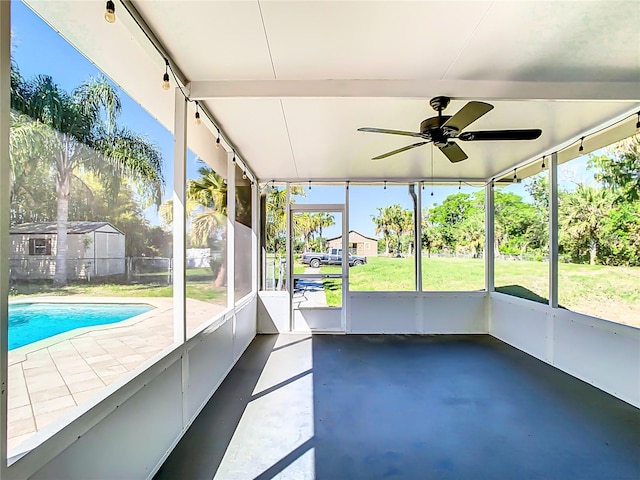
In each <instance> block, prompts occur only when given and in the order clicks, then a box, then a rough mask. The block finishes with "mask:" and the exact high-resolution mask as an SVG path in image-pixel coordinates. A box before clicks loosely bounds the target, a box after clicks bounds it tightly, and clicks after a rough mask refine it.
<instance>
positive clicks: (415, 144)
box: [371, 142, 429, 160]
mask: <svg viewBox="0 0 640 480" xmlns="http://www.w3.org/2000/svg"><path fill="white" fill-rule="evenodd" d="M427 143H429V142H418V143H414V144H413V145H407V146H406V147H402V148H399V149H397V150H393V151H391V152H387V153H383V154H382V155H378V156H377V157H373V158H372V159H371V160H382V159H383V158H387V157H390V156H391V155H395V154H396V153H400V152H405V151H407V150H411V149H412V148H416V147H420V146H422V145H425V144H427Z"/></svg>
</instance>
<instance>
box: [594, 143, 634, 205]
mask: <svg viewBox="0 0 640 480" xmlns="http://www.w3.org/2000/svg"><path fill="white" fill-rule="evenodd" d="M589 165H590V166H593V167H596V168H597V169H598V170H599V171H598V173H597V174H596V179H597V180H598V181H600V182H602V183H604V184H605V185H607V186H608V187H611V188H612V189H613V190H614V191H615V192H616V193H617V195H618V198H617V201H618V202H621V201H636V200H640V135H634V136H632V137H629V138H627V139H625V140H622V141H621V142H618V143H617V144H615V145H614V146H612V147H611V148H609V149H607V150H606V153H605V154H604V155H600V156H598V157H591V158H590V160H589Z"/></svg>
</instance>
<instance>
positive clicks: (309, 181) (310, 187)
mask: <svg viewBox="0 0 640 480" xmlns="http://www.w3.org/2000/svg"><path fill="white" fill-rule="evenodd" d="M309 190H311V180H309Z"/></svg>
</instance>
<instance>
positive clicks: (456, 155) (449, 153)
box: [438, 142, 469, 163]
mask: <svg viewBox="0 0 640 480" xmlns="http://www.w3.org/2000/svg"><path fill="white" fill-rule="evenodd" d="M438 148H439V149H440V151H441V152H442V153H444V154H445V156H446V157H447V158H448V159H449V161H450V162H451V163H456V162H461V161H462V160H466V159H467V158H469V157H467V154H466V153H464V151H463V150H462V149H461V148H460V147H459V146H458V144H457V143H453V142H449V143H447V144H446V145H445V146H444V147H438Z"/></svg>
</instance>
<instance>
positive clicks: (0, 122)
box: [0, 2, 11, 478]
mask: <svg viewBox="0 0 640 480" xmlns="http://www.w3.org/2000/svg"><path fill="white" fill-rule="evenodd" d="M10 72H11V2H0V105H2V108H1V109H0V478H7V388H8V384H7V377H8V372H7V368H8V341H7V340H8V333H9V330H8V328H9V301H8V296H9V208H10V204H9V202H10V195H9V178H10V175H9V172H10V162H11V159H10V158H9V129H10V121H11V118H10V115H9V109H10V105H11V89H10V83H11V77H10Z"/></svg>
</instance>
